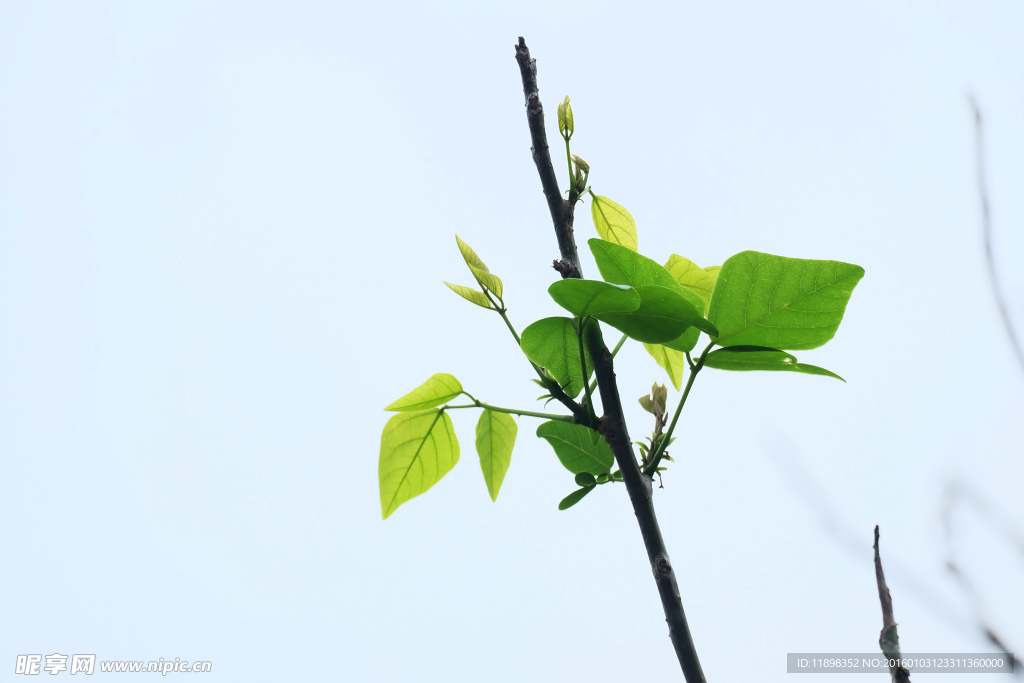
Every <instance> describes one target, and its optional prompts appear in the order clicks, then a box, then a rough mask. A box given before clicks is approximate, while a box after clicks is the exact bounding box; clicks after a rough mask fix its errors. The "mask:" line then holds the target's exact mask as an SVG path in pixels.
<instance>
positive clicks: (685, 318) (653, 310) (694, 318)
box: [594, 285, 715, 344]
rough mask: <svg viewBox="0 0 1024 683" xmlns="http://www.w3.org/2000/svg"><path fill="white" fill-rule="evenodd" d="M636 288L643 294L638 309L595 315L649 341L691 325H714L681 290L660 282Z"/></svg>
mask: <svg viewBox="0 0 1024 683" xmlns="http://www.w3.org/2000/svg"><path fill="white" fill-rule="evenodd" d="M676 286H677V287H678V285H676ZM635 289H636V291H637V293H638V294H640V307H639V308H637V309H636V310H635V311H633V312H632V313H602V314H601V315H595V316H594V317H595V318H597V319H598V320H601V321H603V322H606V323H608V324H609V325H611V326H612V327H614V328H616V329H618V330H619V331H620V332H623V333H625V334H626V335H627V336H629V337H631V338H633V339H636V340H637V341H641V342H646V343H648V344H660V343H662V342H667V341H671V340H673V339H676V338H677V337H679V336H680V335H681V334H683V332H685V331H686V328H688V327H690V326H691V325H693V326H696V327H699V328H702V329H703V328H708V329H710V330H714V329H715V328H714V327H713V326H711V325H710V323H708V321H707V320H705V319H704V318H703V316H701V314H700V313H699V312H698V311H697V309H696V308H695V307H694V306H693V304H691V303H690V302H689V301H687V300H686V299H685V298H684V297H683V295H682V294H680V293H679V292H678V291H676V290H674V289H669V288H668V287H662V286H660V285H640V286H638V287H635Z"/></svg>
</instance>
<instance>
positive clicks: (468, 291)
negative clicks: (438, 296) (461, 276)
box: [442, 280, 491, 308]
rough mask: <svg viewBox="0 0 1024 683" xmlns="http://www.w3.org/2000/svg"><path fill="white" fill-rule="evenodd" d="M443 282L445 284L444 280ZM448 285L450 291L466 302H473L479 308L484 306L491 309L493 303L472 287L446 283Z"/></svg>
mask: <svg viewBox="0 0 1024 683" xmlns="http://www.w3.org/2000/svg"><path fill="white" fill-rule="evenodd" d="M442 282H444V281H443V280H442ZM445 284H446V285H448V289H450V290H452V291H453V292H455V293H456V294H458V295H459V296H461V297H462V298H463V299H465V300H466V301H471V302H473V303H474V304H476V305H477V306H483V307H484V308H491V302H490V300H488V298H487V296H486V295H485V294H484V293H483V292H478V291H477V290H475V289H473V288H472V287H466V286H465V285H453V284H452V283H450V282H445Z"/></svg>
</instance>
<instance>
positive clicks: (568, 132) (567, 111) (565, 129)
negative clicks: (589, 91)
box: [558, 95, 575, 140]
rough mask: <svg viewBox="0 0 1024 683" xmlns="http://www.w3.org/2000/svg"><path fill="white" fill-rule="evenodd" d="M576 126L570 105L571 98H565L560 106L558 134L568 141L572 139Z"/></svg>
mask: <svg viewBox="0 0 1024 683" xmlns="http://www.w3.org/2000/svg"><path fill="white" fill-rule="evenodd" d="M574 130H575V125H574V123H573V120H572V106H571V105H570V104H569V96H568V95H566V96H565V100H563V101H562V102H561V103H560V104H559V105H558V132H559V133H561V134H562V137H563V138H565V139H566V140H568V139H569V138H571V137H572V134H573V131H574Z"/></svg>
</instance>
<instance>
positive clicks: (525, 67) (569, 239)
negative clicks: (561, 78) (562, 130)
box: [516, 36, 583, 278]
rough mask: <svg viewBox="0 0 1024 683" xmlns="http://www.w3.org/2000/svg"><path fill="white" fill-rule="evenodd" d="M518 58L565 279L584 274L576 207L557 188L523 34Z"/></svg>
mask: <svg viewBox="0 0 1024 683" xmlns="http://www.w3.org/2000/svg"><path fill="white" fill-rule="evenodd" d="M516 61H517V62H519V72H520V74H522V77H523V94H524V95H525V96H526V120H527V121H528V122H529V124H530V140H531V142H532V143H533V146H532V147H531V148H530V151H531V152H533V163H534V164H536V165H537V173H538V174H539V175H540V184H541V186H542V187H543V188H544V196H545V197H546V198H547V200H548V211H550V212H551V222H552V223H554V224H555V235H556V236H557V237H558V250H559V251H560V252H561V254H562V258H561V261H560V262H559V261H555V264H554V265H555V269H556V270H558V272H559V273H561V275H562V277H563V278H567V277H583V269H582V268H580V257H579V254H578V253H577V252H576V238H575V237H574V236H573V233H572V222H573V214H574V213H575V208H574V207H573V205H572V204H570V203H569V202H568V201H567V200H565V199H563V198H562V192H561V190H559V189H558V178H557V177H555V167H554V166H552V165H551V150H550V149H549V148H548V134H547V133H546V132H545V130H544V106H543V105H542V104H541V103H540V95H539V94H538V91H539V89H538V88H537V60H536V59H531V58H530V48H528V47H526V41H525V40H523V38H522V36H520V37H519V44H518V45H516Z"/></svg>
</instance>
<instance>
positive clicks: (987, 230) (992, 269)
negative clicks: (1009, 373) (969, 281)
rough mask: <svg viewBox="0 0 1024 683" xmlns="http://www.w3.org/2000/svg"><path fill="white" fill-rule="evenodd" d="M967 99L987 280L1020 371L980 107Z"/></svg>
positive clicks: (1022, 358)
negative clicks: (996, 250)
mask: <svg viewBox="0 0 1024 683" xmlns="http://www.w3.org/2000/svg"><path fill="white" fill-rule="evenodd" d="M968 99H969V100H970V103H971V110H972V111H973V112H974V146H975V158H976V160H977V167H978V171H977V175H978V195H979V197H980V198H981V231H982V237H983V239H984V241H985V261H986V263H987V264H988V276H989V281H990V282H991V283H992V294H993V295H994V296H995V298H996V305H997V306H998V308H999V315H1000V317H1002V319H1003V327H1005V328H1006V336H1007V337H1009V338H1010V346H1012V347H1013V352H1014V354H1016V356H1017V364H1018V365H1019V366H1020V369H1021V371H1024V348H1022V347H1021V343H1020V339H1019V338H1018V337H1017V331H1016V329H1014V327H1013V319H1012V318H1011V317H1010V312H1009V309H1007V307H1006V297H1004V296H1003V288H1002V286H1001V285H1000V282H999V273H998V271H997V270H996V260H995V256H994V255H993V253H992V214H991V210H990V209H989V202H988V189H987V183H986V182H985V138H984V134H983V130H982V121H981V109H980V108H979V107H978V103H977V102H976V101H975V99H974V97H973V96H971V97H969V98H968Z"/></svg>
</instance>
